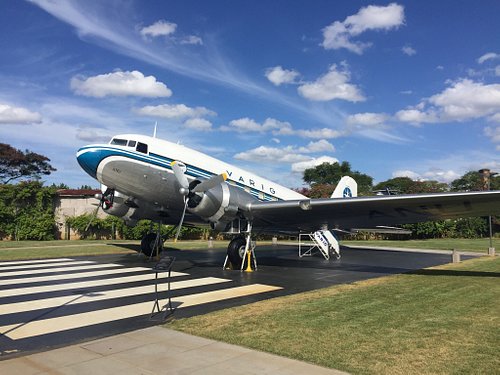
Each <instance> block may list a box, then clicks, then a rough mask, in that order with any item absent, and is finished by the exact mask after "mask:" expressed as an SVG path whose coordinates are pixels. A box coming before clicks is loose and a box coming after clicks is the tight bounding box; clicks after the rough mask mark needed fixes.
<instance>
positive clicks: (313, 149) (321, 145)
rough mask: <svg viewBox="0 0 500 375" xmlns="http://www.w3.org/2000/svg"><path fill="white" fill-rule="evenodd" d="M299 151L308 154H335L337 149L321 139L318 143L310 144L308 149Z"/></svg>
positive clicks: (302, 148)
mask: <svg viewBox="0 0 500 375" xmlns="http://www.w3.org/2000/svg"><path fill="white" fill-rule="evenodd" d="M298 151H299V152H303V153H306V154H307V153H317V152H326V151H330V152H333V151H335V147H334V146H333V145H332V144H331V143H330V142H328V141H327V140H326V139H320V140H319V141H316V142H309V144H308V145H307V146H306V147H300V148H299V149H298Z"/></svg>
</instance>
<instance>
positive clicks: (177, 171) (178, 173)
mask: <svg viewBox="0 0 500 375" xmlns="http://www.w3.org/2000/svg"><path fill="white" fill-rule="evenodd" d="M179 164H181V163H180V162H178V161H175V160H174V161H173V162H172V163H170V165H171V166H172V170H173V171H174V176H175V179H176V180H177V182H178V183H179V185H180V188H179V193H181V194H182V195H183V196H184V209H183V210H182V215H181V220H180V222H179V225H178V226H177V233H176V234H175V239H174V242H177V239H178V238H179V235H180V233H181V229H182V224H183V222H184V216H185V215H186V209H187V206H188V203H189V199H191V198H192V197H194V196H195V195H196V193H204V192H206V191H208V190H210V189H212V188H214V187H216V186H218V185H219V184H221V183H223V182H224V181H226V179H227V174H226V173H222V174H219V175H215V176H212V177H210V178H209V179H208V180H204V181H202V182H200V183H198V184H197V185H194V186H193V183H191V184H190V183H189V181H188V179H187V177H186V175H185V174H184V171H183V170H182V168H181V166H180V165H179Z"/></svg>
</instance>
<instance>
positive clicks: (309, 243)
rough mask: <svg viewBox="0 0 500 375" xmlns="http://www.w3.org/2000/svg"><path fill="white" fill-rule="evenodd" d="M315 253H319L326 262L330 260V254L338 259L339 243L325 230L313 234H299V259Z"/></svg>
mask: <svg viewBox="0 0 500 375" xmlns="http://www.w3.org/2000/svg"><path fill="white" fill-rule="evenodd" d="M315 252H319V253H320V254H321V255H322V256H323V257H324V258H325V259H326V260H329V259H330V254H331V255H334V256H335V257H336V258H337V259H339V258H340V245H339V241H338V240H337V239H336V238H335V236H334V235H333V234H332V232H330V231H329V230H327V229H323V230H318V231H316V232H314V233H300V234H299V257H301V258H302V257H304V256H312V255H313V254H314V253H315Z"/></svg>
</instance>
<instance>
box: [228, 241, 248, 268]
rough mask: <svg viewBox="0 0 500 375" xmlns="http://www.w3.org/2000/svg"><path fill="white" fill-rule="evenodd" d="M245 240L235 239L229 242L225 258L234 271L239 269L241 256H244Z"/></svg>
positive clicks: (241, 260)
mask: <svg viewBox="0 0 500 375" xmlns="http://www.w3.org/2000/svg"><path fill="white" fill-rule="evenodd" d="M245 245H246V240H245V238H244V237H235V238H233V239H232V240H231V242H229V245H228V247H227V257H228V258H229V261H230V262H231V265H232V267H233V269H234V270H239V269H241V263H242V262H243V256H244V255H245Z"/></svg>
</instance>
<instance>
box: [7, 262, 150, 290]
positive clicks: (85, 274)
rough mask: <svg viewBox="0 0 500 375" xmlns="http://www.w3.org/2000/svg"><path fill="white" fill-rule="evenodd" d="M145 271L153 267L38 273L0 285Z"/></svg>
mask: <svg viewBox="0 0 500 375" xmlns="http://www.w3.org/2000/svg"><path fill="white" fill-rule="evenodd" d="M144 271H147V272H149V271H151V268H145V267H129V268H124V267H122V268H120V269H111V270H101V271H89V272H80V273H75V274H73V275H71V274H69V275H68V274H63V275H53V276H43V275H41V276H40V275H38V276H34V277H26V278H20V279H9V280H3V281H2V282H1V283H0V285H2V286H4V285H23V284H31V283H36V282H41V281H43V282H46V281H65V280H73V279H76V278H78V279H84V278H89V277H97V276H106V275H117V274H120V275H123V274H127V273H134V272H144Z"/></svg>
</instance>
